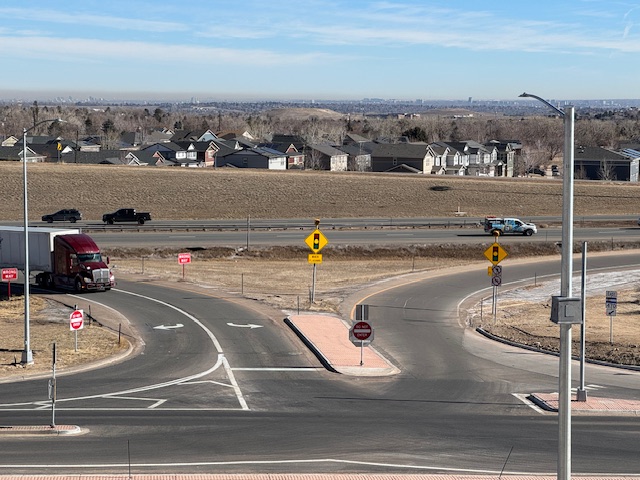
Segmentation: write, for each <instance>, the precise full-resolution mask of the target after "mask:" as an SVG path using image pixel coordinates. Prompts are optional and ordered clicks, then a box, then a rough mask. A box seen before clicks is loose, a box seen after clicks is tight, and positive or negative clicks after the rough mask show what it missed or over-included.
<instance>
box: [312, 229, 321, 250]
mask: <svg viewBox="0 0 640 480" xmlns="http://www.w3.org/2000/svg"><path fill="white" fill-rule="evenodd" d="M313 249H314V250H319V249H320V233H314V234H313Z"/></svg>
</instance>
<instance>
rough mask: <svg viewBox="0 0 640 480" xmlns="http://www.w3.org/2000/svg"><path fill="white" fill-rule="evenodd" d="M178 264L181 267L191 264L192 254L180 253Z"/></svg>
mask: <svg viewBox="0 0 640 480" xmlns="http://www.w3.org/2000/svg"><path fill="white" fill-rule="evenodd" d="M178 263H179V264H180V265H184V264H185V263H191V254H190V253H179V254H178Z"/></svg>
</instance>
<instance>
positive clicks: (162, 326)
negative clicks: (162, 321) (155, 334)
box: [153, 323, 184, 330]
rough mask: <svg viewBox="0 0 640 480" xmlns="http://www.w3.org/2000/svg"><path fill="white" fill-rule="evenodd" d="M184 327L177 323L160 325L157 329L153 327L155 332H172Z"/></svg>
mask: <svg viewBox="0 0 640 480" xmlns="http://www.w3.org/2000/svg"><path fill="white" fill-rule="evenodd" d="M182 327H184V325H183V324H181V323H176V324H175V325H158V326H157V327H153V329H154V330H172V329H175V328H182Z"/></svg>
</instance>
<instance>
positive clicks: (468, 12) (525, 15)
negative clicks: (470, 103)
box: [0, 0, 640, 101]
mask: <svg viewBox="0 0 640 480" xmlns="http://www.w3.org/2000/svg"><path fill="white" fill-rule="evenodd" d="M639 55H640V0H638V1H637V2H636V1H634V0H628V1H618V0H570V1H569V0H555V1H551V0H536V1H535V2H532V1H528V0H486V1H479V0H438V1H431V0H399V1H393V0H389V1H368V0H347V1H338V0H335V1H320V0H269V1H265V0H230V1H227V0H182V1H180V2H176V1H171V2H170V1H165V0H126V1H124V0H101V1H95V0H65V1H64V2H52V1H51V0H19V1H18V0H3V1H2V2H1V3H0V99H7V98H15V97H21V96H34V95H36V94H39V95H45V96H49V98H51V96H56V97H57V96H59V97H65V98H66V97H68V96H72V97H73V98H76V99H80V98H84V97H87V96H94V97H102V98H106V99H109V98H118V99H141V98H148V99H159V98H162V99H177V100H190V99H191V98H197V99H198V100H201V101H205V100H247V101H248V100H293V99H304V100H353V99H363V98H383V99H398V100H416V99H423V100H429V99H431V100H449V99H456V100H460V99H464V100H466V99H468V98H469V97H472V98H473V99H474V100H475V99H477V100H505V99H506V100H510V99H516V98H517V97H518V95H519V94H520V93H522V92H523V91H527V92H529V93H534V94H536V95H539V96H541V97H544V98H549V99H566V100H576V99H579V100H589V99H631V98H634V99H635V98H639V97H640V89H639V88H638V86H639V85H640V82H639V81H638V79H639V78H640V62H639V61H638V59H639V58H640V56H639Z"/></svg>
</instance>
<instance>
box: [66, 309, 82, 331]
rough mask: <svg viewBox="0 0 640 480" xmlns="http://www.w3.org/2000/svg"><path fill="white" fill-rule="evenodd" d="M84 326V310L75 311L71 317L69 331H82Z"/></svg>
mask: <svg viewBox="0 0 640 480" xmlns="http://www.w3.org/2000/svg"><path fill="white" fill-rule="evenodd" d="M83 326H84V312H83V311H82V310H74V311H73V312H71V315H69V329H70V330H81V329H82V327H83Z"/></svg>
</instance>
